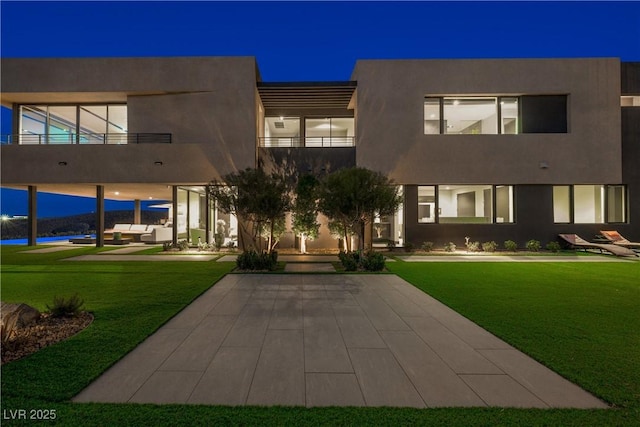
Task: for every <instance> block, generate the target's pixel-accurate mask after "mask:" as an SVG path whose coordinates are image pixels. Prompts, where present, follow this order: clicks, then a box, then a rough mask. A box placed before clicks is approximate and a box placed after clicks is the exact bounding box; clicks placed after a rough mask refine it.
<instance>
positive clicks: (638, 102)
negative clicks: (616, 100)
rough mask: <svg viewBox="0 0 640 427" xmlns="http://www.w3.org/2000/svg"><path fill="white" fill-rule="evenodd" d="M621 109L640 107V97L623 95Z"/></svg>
mask: <svg viewBox="0 0 640 427" xmlns="http://www.w3.org/2000/svg"><path fill="white" fill-rule="evenodd" d="M620 106H621V107H640V96H629V95H623V96H621V97H620Z"/></svg>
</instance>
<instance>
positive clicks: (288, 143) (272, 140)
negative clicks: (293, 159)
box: [260, 116, 355, 147]
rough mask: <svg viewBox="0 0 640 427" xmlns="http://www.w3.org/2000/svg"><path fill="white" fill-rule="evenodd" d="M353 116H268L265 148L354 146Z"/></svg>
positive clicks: (261, 139) (266, 118)
mask: <svg viewBox="0 0 640 427" xmlns="http://www.w3.org/2000/svg"><path fill="white" fill-rule="evenodd" d="M354 142H355V122H354V119H353V117H322V118H316V117H284V116H279V117H265V126H264V137H263V138H260V146H262V147H352V146H353V145H354Z"/></svg>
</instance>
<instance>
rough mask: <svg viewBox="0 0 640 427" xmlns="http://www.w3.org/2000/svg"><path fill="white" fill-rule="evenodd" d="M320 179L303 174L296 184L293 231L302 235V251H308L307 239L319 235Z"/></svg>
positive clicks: (292, 209) (292, 210)
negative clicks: (318, 191) (318, 193)
mask: <svg viewBox="0 0 640 427" xmlns="http://www.w3.org/2000/svg"><path fill="white" fill-rule="evenodd" d="M318 184H319V182H318V180H317V179H316V177H315V176H313V175H309V174H307V175H302V176H301V177H300V178H299V179H298V183H297V184H296V198H295V201H294V202H293V206H292V208H291V213H292V214H293V231H294V232H295V233H296V234H297V235H298V236H299V237H300V252H302V253H305V252H306V240H307V239H310V240H312V239H315V238H316V237H318V233H319V230H320V224H318V221H317V220H316V219H317V217H318V198H317V194H316V193H317V188H318Z"/></svg>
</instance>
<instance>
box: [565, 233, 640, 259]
mask: <svg viewBox="0 0 640 427" xmlns="http://www.w3.org/2000/svg"><path fill="white" fill-rule="evenodd" d="M558 236H560V238H561V239H563V240H564V241H565V242H567V243H569V244H570V245H571V246H572V247H574V248H576V249H584V250H585V251H586V250H587V249H598V250H599V251H600V252H602V251H607V252H610V253H612V254H614V255H616V256H638V255H637V254H636V253H635V252H634V251H632V250H631V249H628V248H625V247H622V246H619V245H612V244H609V243H591V242H587V241H586V240H584V239H583V238H582V237H580V236H578V235H577V234H558Z"/></svg>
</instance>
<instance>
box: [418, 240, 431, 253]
mask: <svg viewBox="0 0 640 427" xmlns="http://www.w3.org/2000/svg"><path fill="white" fill-rule="evenodd" d="M420 248H421V249H422V250H423V251H425V252H431V251H432V250H433V242H422V246H421V247H420Z"/></svg>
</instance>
